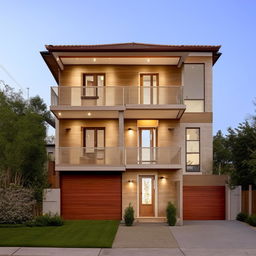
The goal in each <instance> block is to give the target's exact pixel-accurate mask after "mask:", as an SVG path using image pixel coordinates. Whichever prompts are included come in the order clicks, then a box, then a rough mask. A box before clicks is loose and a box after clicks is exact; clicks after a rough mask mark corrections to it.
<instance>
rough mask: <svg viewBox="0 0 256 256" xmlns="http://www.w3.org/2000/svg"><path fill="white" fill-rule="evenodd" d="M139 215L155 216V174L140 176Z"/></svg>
mask: <svg viewBox="0 0 256 256" xmlns="http://www.w3.org/2000/svg"><path fill="white" fill-rule="evenodd" d="M139 180H140V186H139V190H140V191H139V195H140V196H139V197H140V198H139V202H140V205H139V215H140V217H154V216H155V210H154V209H155V176H153V175H147V176H146V175H145V176H144V175H143V176H140V179H139Z"/></svg>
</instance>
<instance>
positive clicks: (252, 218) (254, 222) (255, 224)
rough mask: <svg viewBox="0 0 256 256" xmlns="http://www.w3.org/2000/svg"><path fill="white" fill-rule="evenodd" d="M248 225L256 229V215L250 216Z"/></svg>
mask: <svg viewBox="0 0 256 256" xmlns="http://www.w3.org/2000/svg"><path fill="white" fill-rule="evenodd" d="M247 223H248V224H250V225H251V226H253V227H256V214H253V215H251V216H249V217H248V219H247Z"/></svg>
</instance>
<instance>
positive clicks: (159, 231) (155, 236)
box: [113, 223, 178, 248]
mask: <svg viewBox="0 0 256 256" xmlns="http://www.w3.org/2000/svg"><path fill="white" fill-rule="evenodd" d="M113 248H178V244H177V242H176V240H175V238H174V236H173V235H172V233H171V231H170V228H169V226H167V224H165V223H157V224H156V223H136V224H135V225H134V226H132V227H126V226H125V225H120V226H119V228H118V231H117V234H116V237H115V240H114V243H113Z"/></svg>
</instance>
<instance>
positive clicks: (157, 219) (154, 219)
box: [135, 217, 166, 223]
mask: <svg viewBox="0 0 256 256" xmlns="http://www.w3.org/2000/svg"><path fill="white" fill-rule="evenodd" d="M135 221H136V222H139V223H161V222H166V218H165V217H139V218H136V220H135Z"/></svg>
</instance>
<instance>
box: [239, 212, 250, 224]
mask: <svg viewBox="0 0 256 256" xmlns="http://www.w3.org/2000/svg"><path fill="white" fill-rule="evenodd" d="M247 219H248V214H247V213H244V212H240V213H238V214H237V216H236V220H239V221H242V222H246V221H247Z"/></svg>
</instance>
